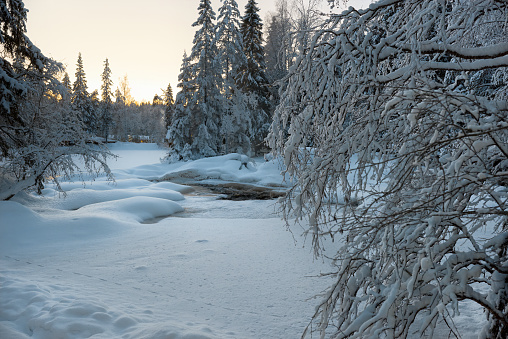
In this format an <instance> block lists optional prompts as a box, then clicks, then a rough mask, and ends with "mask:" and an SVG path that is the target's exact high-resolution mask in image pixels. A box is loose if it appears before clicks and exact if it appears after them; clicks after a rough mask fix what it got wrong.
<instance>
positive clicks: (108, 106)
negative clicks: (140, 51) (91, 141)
mask: <svg viewBox="0 0 508 339" xmlns="http://www.w3.org/2000/svg"><path fill="white" fill-rule="evenodd" d="M101 79H102V86H101V91H102V92H101V96H102V101H101V106H102V114H101V121H102V128H101V132H102V135H103V136H104V137H105V138H106V142H107V141H108V135H109V128H110V126H111V122H112V117H111V110H112V106H113V100H112V99H111V98H112V96H113V93H112V86H113V80H111V69H110V68H109V61H108V58H106V60H105V61H104V71H103V72H102V75H101Z"/></svg>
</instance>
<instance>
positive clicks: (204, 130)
mask: <svg viewBox="0 0 508 339" xmlns="http://www.w3.org/2000/svg"><path fill="white" fill-rule="evenodd" d="M198 11H199V18H198V20H197V21H196V22H195V23H194V24H193V25H192V26H194V27H199V29H198V30H197V31H196V34H195V35H194V41H193V43H194V45H193V47H192V52H191V55H190V61H191V62H192V63H193V67H192V83H193V86H194V88H195V90H196V91H195V92H194V95H193V96H192V103H191V106H192V107H191V108H192V111H193V112H192V117H193V119H192V122H191V123H192V126H191V131H192V133H193V138H192V145H191V146H192V152H193V154H194V156H195V157H207V156H215V155H217V154H218V153H219V151H220V145H221V140H220V138H219V130H220V120H221V107H220V106H221V105H220V96H221V95H220V87H219V86H220V82H221V78H220V73H219V71H218V67H217V65H216V57H217V48H216V46H215V43H214V41H215V25H214V24H213V21H214V20H215V12H214V11H213V9H212V6H211V1H210V0H201V2H200V4H199V7H198Z"/></svg>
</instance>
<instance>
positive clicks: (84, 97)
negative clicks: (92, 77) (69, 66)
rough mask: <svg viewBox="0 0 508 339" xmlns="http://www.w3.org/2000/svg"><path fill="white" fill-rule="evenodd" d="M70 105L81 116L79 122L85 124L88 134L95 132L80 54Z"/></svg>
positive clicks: (94, 118) (93, 117)
mask: <svg viewBox="0 0 508 339" xmlns="http://www.w3.org/2000/svg"><path fill="white" fill-rule="evenodd" d="M71 103H72V106H73V108H74V109H75V110H76V111H78V112H79V113H80V115H81V120H82V121H83V123H84V124H85V128H86V129H87V130H88V132H90V133H93V132H95V128H94V127H95V123H96V117H95V116H94V112H93V109H92V105H91V101H90V95H89V94H88V85H87V83H86V75H85V70H84V68H83V59H82V58H81V53H79V55H78V63H77V68H76V80H75V81H74V84H73V87H72V97H71Z"/></svg>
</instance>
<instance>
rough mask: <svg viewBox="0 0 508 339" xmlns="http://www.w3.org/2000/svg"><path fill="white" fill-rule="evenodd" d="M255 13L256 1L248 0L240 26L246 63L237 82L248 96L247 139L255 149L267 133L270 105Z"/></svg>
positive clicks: (258, 21) (260, 31) (257, 15)
mask: <svg viewBox="0 0 508 339" xmlns="http://www.w3.org/2000/svg"><path fill="white" fill-rule="evenodd" d="M258 12H259V8H258V7H257V3H256V1H255V0H249V1H248V2H247V5H246V6H245V14H244V16H243V17H242V24H241V27H240V31H241V33H242V37H243V44H244V53H245V56H246V58H247V63H246V65H244V66H243V67H242V68H241V69H240V73H239V75H238V78H237V82H238V84H239V87H240V88H241V89H242V91H243V92H244V93H246V94H248V95H249V96H250V100H249V102H250V103H249V110H250V113H251V121H252V125H253V127H252V135H251V139H252V141H253V143H254V146H255V147H258V148H259V147H260V146H261V144H262V143H263V140H264V138H265V136H266V134H267V132H268V128H269V125H268V121H269V116H270V111H271V105H270V101H269V97H270V93H269V91H268V79H267V77H266V74H265V68H266V66H265V61H264V49H263V35H262V34H263V33H262V30H263V24H262V21H261V18H260V17H259V14H258Z"/></svg>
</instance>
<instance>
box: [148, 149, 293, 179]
mask: <svg viewBox="0 0 508 339" xmlns="http://www.w3.org/2000/svg"><path fill="white" fill-rule="evenodd" d="M169 167H170V168H171V169H170V170H169V171H167V172H166V173H164V174H163V175H161V176H160V177H159V178H158V180H160V181H174V182H179V183H196V182H207V183H215V182H218V181H226V182H239V183H248V184H257V185H263V186H274V187H283V186H286V184H285V183H284V182H283V180H281V178H282V177H281V173H280V172H281V171H280V168H279V167H280V166H279V163H278V162H277V160H271V161H264V160H263V159H261V158H258V159H257V161H256V159H251V158H248V157H247V156H245V155H242V154H238V153H231V154H227V155H223V156H217V157H211V158H204V159H199V160H195V161H188V162H185V163H177V164H172V165H169Z"/></svg>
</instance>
